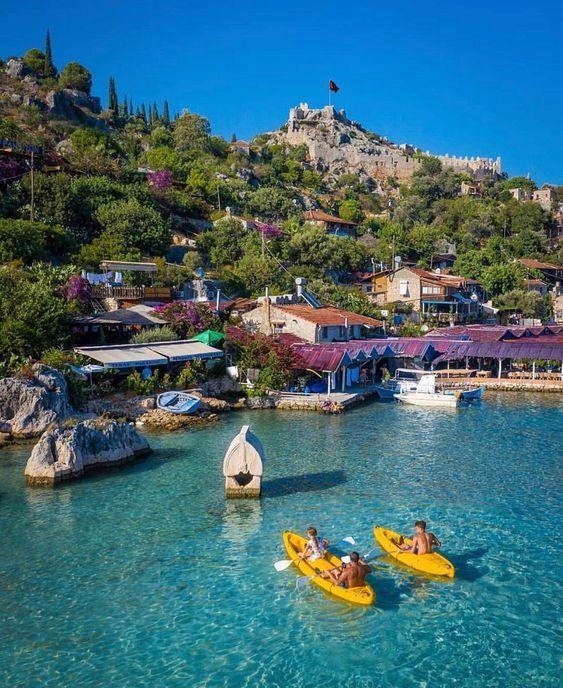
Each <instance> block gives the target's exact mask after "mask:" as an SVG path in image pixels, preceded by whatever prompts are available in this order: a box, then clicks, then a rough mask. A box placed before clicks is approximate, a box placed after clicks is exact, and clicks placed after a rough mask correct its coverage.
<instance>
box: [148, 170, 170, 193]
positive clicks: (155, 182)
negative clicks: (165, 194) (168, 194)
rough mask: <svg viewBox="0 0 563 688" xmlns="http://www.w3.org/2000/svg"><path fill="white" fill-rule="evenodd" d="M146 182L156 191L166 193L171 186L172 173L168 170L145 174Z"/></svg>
mask: <svg viewBox="0 0 563 688" xmlns="http://www.w3.org/2000/svg"><path fill="white" fill-rule="evenodd" d="M147 181H148V183H149V185H150V186H152V187H153V189H156V191H168V189H169V188H170V187H171V186H172V173H171V172H169V171H168V170H159V171H158V172H149V173H148V174H147Z"/></svg>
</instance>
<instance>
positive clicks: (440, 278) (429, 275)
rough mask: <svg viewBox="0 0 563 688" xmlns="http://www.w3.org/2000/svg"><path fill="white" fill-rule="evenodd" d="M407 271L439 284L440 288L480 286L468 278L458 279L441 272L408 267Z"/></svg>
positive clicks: (455, 276) (456, 276)
mask: <svg viewBox="0 0 563 688" xmlns="http://www.w3.org/2000/svg"><path fill="white" fill-rule="evenodd" d="M407 269H408V270H410V271H411V272H414V274H415V275H418V276H419V277H420V278H421V279H423V280H425V281H428V282H432V283H433V284H439V285H440V286H449V287H462V286H463V285H465V284H480V282H478V281H477V280H474V279H469V278H468V277H459V276H458V275H450V274H445V273H443V272H442V273H437V272H429V271H428V270H423V269H422V268H412V267H409V268H407Z"/></svg>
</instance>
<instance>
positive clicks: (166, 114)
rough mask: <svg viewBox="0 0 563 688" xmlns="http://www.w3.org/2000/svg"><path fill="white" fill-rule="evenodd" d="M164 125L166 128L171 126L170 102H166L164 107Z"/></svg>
mask: <svg viewBox="0 0 563 688" xmlns="http://www.w3.org/2000/svg"><path fill="white" fill-rule="evenodd" d="M161 121H162V124H164V126H165V127H168V126H169V125H170V110H169V109H168V101H167V100H165V101H164V105H163V107H162V119H161Z"/></svg>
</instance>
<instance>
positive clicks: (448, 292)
mask: <svg viewBox="0 0 563 688" xmlns="http://www.w3.org/2000/svg"><path fill="white" fill-rule="evenodd" d="M385 279H386V283H387V289H386V292H385V302H386V303H395V302H402V303H410V304H412V306H413V308H414V310H416V311H418V312H419V313H420V315H421V316H422V317H423V318H430V317H436V318H437V319H438V320H441V321H444V322H452V321H453V322H468V321H471V320H478V319H479V318H480V317H481V315H482V311H483V303H484V301H485V300H486V295H485V291H484V289H483V286H482V285H481V283H480V282H478V281H477V280H472V279H466V278H465V277H458V276H457V275H449V274H444V273H441V272H429V271H428V270H422V269H421V268H415V267H402V268H399V269H398V270H393V271H390V272H389V273H388V274H387V275H386V277H385Z"/></svg>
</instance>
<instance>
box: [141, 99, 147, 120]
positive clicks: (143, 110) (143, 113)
mask: <svg viewBox="0 0 563 688" xmlns="http://www.w3.org/2000/svg"><path fill="white" fill-rule="evenodd" d="M141 119H142V120H143V122H144V123H145V124H146V123H147V108H146V107H145V104H144V103H141Z"/></svg>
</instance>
